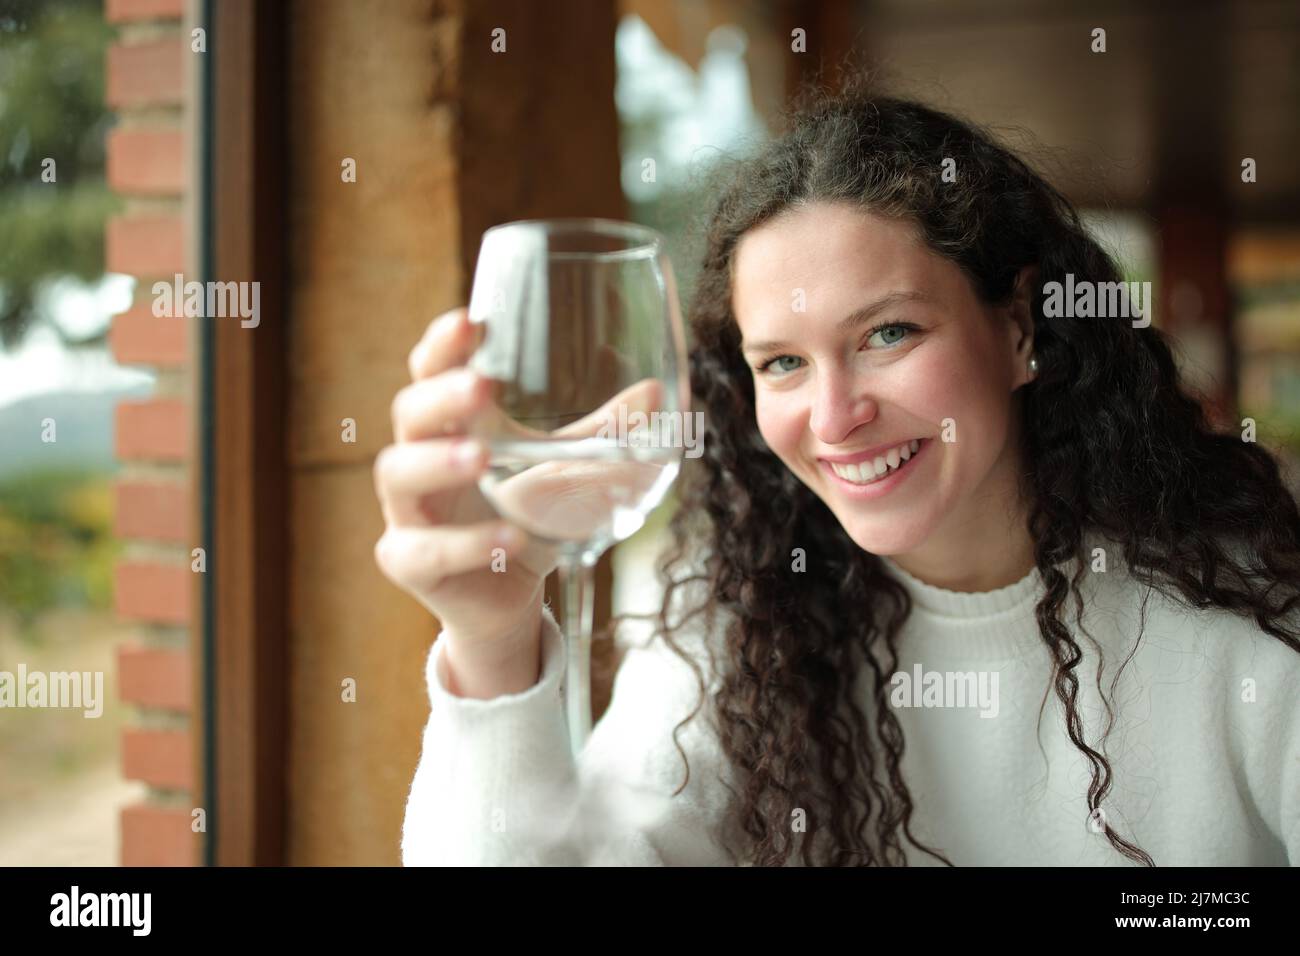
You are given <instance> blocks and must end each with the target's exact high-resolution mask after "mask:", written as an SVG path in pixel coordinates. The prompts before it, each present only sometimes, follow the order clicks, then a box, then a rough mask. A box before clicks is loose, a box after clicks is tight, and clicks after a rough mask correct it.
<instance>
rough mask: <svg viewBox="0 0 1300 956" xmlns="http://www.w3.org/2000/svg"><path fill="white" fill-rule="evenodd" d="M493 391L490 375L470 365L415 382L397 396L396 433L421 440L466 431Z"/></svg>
mask: <svg viewBox="0 0 1300 956" xmlns="http://www.w3.org/2000/svg"><path fill="white" fill-rule="evenodd" d="M490 394H491V387H490V383H489V382H488V381H487V379H485V378H483V377H482V376H481V375H478V374H477V373H476V372H473V371H471V370H470V369H467V368H457V369H453V370H452V371H450V372H442V373H440V374H438V375H435V376H433V377H432V378H425V379H420V380H418V381H415V382H412V383H411V384H410V385H407V386H405V387H404V388H402V389H401V390H400V391H399V392H398V393H397V395H396V396H395V397H394V398H393V406H392V416H393V437H394V438H395V439H396V440H397V441H399V442H401V441H419V440H421V439H425V438H439V437H442V436H444V435H449V434H452V433H454V432H458V431H463V430H464V429H465V427H466V425H467V424H468V422H469V420H470V419H471V418H472V417H473V416H474V414H475V413H477V412H479V411H481V410H482V409H483V407H484V405H485V404H486V403H487V401H488V398H489V396H490Z"/></svg>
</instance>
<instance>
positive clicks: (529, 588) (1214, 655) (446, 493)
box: [376, 87, 1300, 865]
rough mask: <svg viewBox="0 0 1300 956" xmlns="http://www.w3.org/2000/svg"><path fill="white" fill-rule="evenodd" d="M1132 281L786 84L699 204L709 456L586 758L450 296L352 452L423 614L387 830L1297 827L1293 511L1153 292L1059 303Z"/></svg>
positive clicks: (1035, 847)
mask: <svg viewBox="0 0 1300 956" xmlns="http://www.w3.org/2000/svg"><path fill="white" fill-rule="evenodd" d="M1067 277H1069V278H1068V280H1067ZM1118 279H1119V276H1118V274H1117V271H1116V268H1115V266H1114V265H1113V263H1112V262H1111V260H1110V259H1109V258H1108V257H1107V255H1106V254H1105V253H1104V252H1103V251H1102V250H1101V249H1100V248H1099V247H1098V245H1097V244H1096V243H1095V242H1094V241H1093V240H1092V239H1091V238H1089V236H1088V235H1087V233H1086V232H1085V231H1084V230H1083V228H1082V227H1081V226H1080V224H1079V220H1078V218H1077V216H1076V214H1075V212H1074V210H1073V209H1072V208H1071V206H1070V204H1069V203H1068V202H1067V201H1066V200H1065V199H1064V198H1063V197H1062V196H1061V195H1060V194H1059V193H1057V192H1056V191H1055V190H1054V189H1053V188H1052V187H1051V186H1049V185H1048V184H1047V183H1046V182H1045V181H1044V180H1043V179H1042V178H1041V177H1040V176H1038V175H1037V174H1036V173H1035V172H1033V171H1032V170H1031V169H1030V168H1029V167H1028V166H1026V165H1025V164H1024V163H1023V162H1022V161H1021V160H1019V159H1018V158H1016V157H1015V156H1014V155H1012V154H1011V153H1010V152H1008V151H1007V149H1005V148H1004V147H1002V146H1001V145H999V144H997V143H996V142H994V141H993V140H992V139H990V138H989V137H987V136H986V135H984V134H983V133H981V132H979V131H977V130H975V129H973V128H971V127H970V126H968V125H966V124H964V123H962V122H960V121H958V120H956V119H953V118H951V117H949V116H945V115H943V114H941V113H938V112H935V111H932V110H930V109H927V108H924V107H922V106H919V105H917V104H914V103H909V102H905V101H901V100H896V99H890V98H882V97H876V96H873V95H872V94H871V93H869V92H866V91H864V90H859V89H855V88H853V87H850V88H849V90H848V91H847V92H845V93H843V94H841V95H839V96H834V97H829V96H828V97H822V98H820V99H819V100H818V101H817V102H815V103H813V104H811V105H808V106H806V107H804V108H803V109H802V110H801V111H800V112H799V113H798V114H797V115H796V116H795V118H794V123H793V125H792V127H791V129H790V131H789V132H788V133H787V134H786V135H784V136H783V137H782V138H780V139H779V140H778V141H776V142H774V143H772V144H771V145H770V146H768V147H767V148H766V149H765V150H764V151H763V152H762V153H761V154H760V155H758V156H757V157H756V158H754V159H751V160H749V161H747V162H744V163H743V164H741V165H740V166H739V167H738V168H737V169H736V170H735V171H734V176H733V178H732V179H731V182H730V184H729V185H728V186H727V187H726V188H725V189H724V190H723V192H722V195H721V198H720V199H719V200H718V202H717V205H716V207H715V208H714V211H713V214H712V218H711V220H710V222H709V226H708V233H707V250H706V252H705V255H704V261H703V268H702V272H701V275H700V278H699V281H698V285H697V287H696V290H695V293H694V296H693V299H692V302H691V307H690V310H689V316H690V322H691V326H692V331H693V335H694V347H693V351H692V368H691V382H692V388H693V390H694V393H695V395H696V397H697V399H698V401H699V402H700V404H701V406H702V408H703V410H704V412H705V421H706V424H707V430H706V432H705V437H704V449H705V451H704V456H703V457H702V458H701V459H700V460H699V464H698V466H697V468H696V472H695V473H692V472H691V471H690V470H689V467H688V470H687V472H686V473H685V478H684V485H683V489H682V501H681V507H680V508H679V510H678V512H677V514H676V516H675V518H674V521H673V534H674V539H675V542H674V547H673V549H672V550H671V552H670V554H669V555H668V556H667V558H666V560H665V562H664V571H665V572H666V574H667V575H668V576H669V577H670V578H671V579H673V580H672V581H671V583H670V584H669V586H668V589H667V592H666V594H665V596H664V602H663V608H662V609H661V611H660V612H659V615H658V618H657V623H658V628H657V629H656V631H657V633H656V634H655V635H654V636H653V637H652V639H651V640H650V641H648V642H647V643H646V644H645V645H644V646H641V647H635V648H633V649H631V650H630V651H629V652H628V655H627V657H626V659H625V660H624V662H623V665H622V667H621V669H620V671H619V673H618V677H617V680H616V682H615V685H614V695H613V699H612V701H611V704H610V707H609V709H608V711H607V712H606V714H605V716H604V717H603V718H602V719H601V721H600V722H599V723H598V724H597V726H596V728H595V731H594V733H593V736H592V738H591V740H590V742H589V743H588V745H587V747H586V748H585V749H584V750H583V752H582V754H581V755H580V757H579V759H578V760H577V761H576V762H575V761H574V760H573V759H572V758H571V757H570V756H569V754H568V750H567V737H566V735H565V729H564V718H563V711H562V701H561V686H560V683H561V676H562V670H563V654H564V646H563V638H562V636H561V635H560V632H559V631H558V629H557V628H556V626H555V622H554V619H553V618H552V617H551V615H550V612H549V609H543V608H542V606H541V584H542V579H543V577H544V575H545V573H546V572H547V571H548V570H549V567H550V564H549V562H548V561H547V560H546V559H545V556H544V553H543V552H541V551H540V550H539V549H538V548H537V546H536V544H535V543H529V542H527V541H525V540H522V539H520V538H516V537H515V536H514V532H513V530H512V529H509V528H508V527H506V526H503V525H502V524H501V523H500V522H498V521H493V520H490V519H491V516H492V512H491V510H490V509H489V508H487V506H486V505H485V504H484V503H483V502H482V500H481V499H479V498H478V497H477V495H476V494H475V493H474V492H473V491H472V488H473V476H474V475H475V474H476V473H477V472H478V470H480V469H481V468H482V467H483V460H482V450H481V449H480V448H478V447H477V446H476V445H473V444H471V443H466V442H460V443H457V441H456V440H455V438H454V437H453V438H447V437H444V436H446V435H447V434H448V433H456V432H460V431H463V429H464V426H465V423H466V422H467V421H468V420H469V419H470V418H472V417H473V415H475V414H476V413H481V411H482V410H483V408H484V406H485V405H486V404H487V402H488V398H487V394H486V389H485V387H484V383H482V382H478V381H475V380H474V379H473V378H472V376H470V375H469V374H468V373H467V372H465V371H464V370H463V369H459V368H457V366H459V365H460V364H462V363H463V362H464V361H465V358H466V357H467V356H468V354H469V353H470V352H471V351H472V347H473V342H472V341H471V331H470V327H469V325H468V323H467V322H466V320H465V316H464V313H463V311H457V312H454V313H451V314H449V315H448V316H445V317H443V318H442V319H441V320H439V321H438V322H436V323H434V325H433V326H432V327H431V328H430V330H429V332H428V333H427V334H426V336H425V339H424V341H422V342H421V343H420V345H418V346H417V347H416V349H415V351H414V352H413V353H412V358H411V371H412V376H413V378H414V379H415V382H414V383H413V384H412V385H411V386H408V387H407V388H406V389H404V390H403V392H402V393H401V394H399V396H398V398H397V400H396V401H395V403H394V429H395V434H396V438H397V443H396V444H395V445H394V446H391V447H390V448H389V449H386V450H385V453H384V454H383V455H381V457H380V459H379V460H378V461H377V463H376V481H377V487H378V490H379V495H380V498H381V500H382V501H383V503H384V509H385V515H386V518H387V520H388V524H389V527H388V530H387V531H386V533H385V535H384V537H383V539H382V540H381V541H380V544H379V546H378V547H377V560H378V561H379V563H380V565H381V567H382V568H383V569H384V570H385V572H386V573H387V574H388V575H389V576H390V577H391V578H392V579H393V580H394V581H396V582H397V583H399V584H400V585H402V586H403V587H405V588H407V589H408V590H409V591H411V593H413V594H414V595H416V596H417V597H418V598H420V599H421V600H422V601H423V602H424V603H425V604H426V606H428V607H429V608H430V610H432V611H433V612H434V613H435V614H436V615H437V616H438V617H439V618H440V619H441V620H442V622H443V625H444V636H443V638H442V640H440V641H439V642H438V643H437V644H436V645H435V647H434V650H433V653H432V654H431V655H430V658H429V665H428V673H427V679H428V684H429V693H430V700H431V704H432V708H433V713H432V714H431V717H430V720H429V724H428V727H427V728H426V731H425V736H424V750H423V754H422V757H421V763H420V766H419V767H418V769H417V771H416V775H415V779H414V781H413V784H412V788H411V793H410V798H409V802H408V806H407V815H406V824H405V830H404V835H403V857H404V860H405V862H406V863H408V864H412V863H452V862H457V863H459V862H475V863H497V862H507V863H526V862H627V863H668V864H676V863H694V864H698V863H705V864H709V863H719V864H721V863H728V862H739V863H752V864H757V865H782V864H792V863H795V864H797V863H803V864H830V865H872V864H875V865H906V864H913V865H915V864H926V865H940V864H949V865H954V864H955V865H969V864H1012V863H1027V864H1040V865H1055V864H1087V865H1132V864H1144V865H1154V864H1161V865H1169V864H1181V865H1189V864H1237V865H1243V864H1244V865H1260V864H1286V863H1288V862H1289V863H1291V864H1296V863H1300V703H1298V702H1300V611H1298V609H1297V605H1298V604H1300V597H1298V592H1300V514H1298V513H1297V508H1296V503H1295V501H1294V500H1293V499H1292V498H1291V497H1290V496H1289V494H1288V492H1287V491H1286V489H1285V487H1284V485H1283V483H1282V482H1281V480H1280V478H1279V468H1278V465H1277V463H1276V462H1275V460H1274V459H1273V458H1272V457H1270V455H1269V454H1268V453H1267V452H1266V451H1264V450H1263V449H1261V448H1260V447H1258V446H1257V445H1255V444H1254V443H1253V442H1252V441H1248V440H1243V437H1242V436H1239V435H1236V434H1226V435H1220V434H1215V433H1213V432H1212V431H1211V430H1209V428H1208V427H1207V425H1206V423H1205V421H1204V419H1203V416H1202V413H1201V410H1200V408H1199V406H1198V405H1197V404H1196V403H1195V402H1194V401H1193V400H1192V399H1191V398H1189V397H1188V396H1187V395H1186V394H1184V392H1183V391H1181V390H1180V387H1179V384H1178V377H1177V374H1176V372H1175V367H1174V363H1173V361H1172V360H1171V356H1170V351H1169V348H1168V346H1167V345H1166V344H1165V342H1164V341H1163V339H1162V338H1161V336H1160V334H1159V333H1157V332H1156V331H1155V330H1154V329H1153V328H1150V327H1147V323H1146V322H1144V321H1135V320H1134V319H1133V318H1132V317H1131V313H1130V312H1129V311H1126V310H1125V311H1123V312H1122V314H1118V315H1117V314H1114V313H1115V310H1114V308H1112V310H1111V312H1110V314H1105V315H1101V316H1095V315H1092V316H1088V317H1071V316H1070V315H1069V313H1068V311H1067V314H1066V315H1065V316H1061V315H1060V314H1059V313H1060V310H1045V309H1044V302H1045V300H1046V298H1047V296H1048V295H1049V294H1050V292H1051V290H1052V289H1053V288H1054V286H1053V285H1052V284H1053V283H1062V284H1065V283H1066V282H1067V281H1069V282H1072V283H1073V287H1074V288H1075V289H1081V288H1085V287H1087V286H1088V284H1089V283H1091V284H1094V285H1093V288H1095V289H1102V288H1105V287H1102V286H1100V285H1099V284H1100V283H1110V282H1115V281H1118ZM1097 301H1098V302H1100V301H1101V299H1098V300H1097ZM1113 301H1114V300H1112V304H1113ZM1121 304H1123V303H1121ZM1103 311H1106V310H1103ZM458 454H459V455H460V457H459V458H458V457H457V455H458ZM453 461H456V462H459V464H458V465H456V466H452V462H453ZM498 534H500V536H498ZM496 547H500V548H503V549H504V551H498V552H495V553H496V554H497V555H502V554H504V555H505V556H506V560H507V564H508V567H507V570H506V571H505V572H504V573H494V572H493V571H492V570H490V567H489V566H490V564H491V562H492V555H493V553H494V552H493V549H494V548H496ZM683 563H686V564H687V565H688V566H689V567H692V568H693V573H690V574H687V575H681V574H679V573H678V572H679V571H680V570H681V568H682V565H683ZM1048 710H1050V713H1046V712H1047V711H1048Z"/></svg>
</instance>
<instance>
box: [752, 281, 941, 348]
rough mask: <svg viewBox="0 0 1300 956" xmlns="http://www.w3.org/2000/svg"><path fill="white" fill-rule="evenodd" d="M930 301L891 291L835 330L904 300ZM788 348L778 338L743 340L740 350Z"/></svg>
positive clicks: (843, 329)
mask: <svg viewBox="0 0 1300 956" xmlns="http://www.w3.org/2000/svg"><path fill="white" fill-rule="evenodd" d="M928 301H930V298H929V296H927V295H926V294H925V293H924V292H891V293H889V294H888V295H886V296H882V297H881V298H879V299H877V300H876V301H875V302H872V303H871V304H870V305H865V306H863V307H862V308H860V309H857V310H855V311H853V312H850V313H849V314H848V315H846V316H845V317H844V318H842V319H840V321H839V322H838V323H836V325H835V331H836V332H848V331H849V330H850V329H854V328H857V327H858V326H859V325H863V324H865V323H867V322H870V321H871V320H872V319H874V318H875V317H876V316H877V315H879V314H880V313H881V312H884V311H885V310H886V309H891V308H893V307H894V306H896V305H899V304H901V303H904V302H928ZM788 348H790V343H789V342H783V341H777V340H768V341H766V342H748V343H747V342H744V341H743V340H742V342H741V345H740V350H741V351H742V352H746V353H751V354H752V353H756V352H772V351H776V350H777V349H788Z"/></svg>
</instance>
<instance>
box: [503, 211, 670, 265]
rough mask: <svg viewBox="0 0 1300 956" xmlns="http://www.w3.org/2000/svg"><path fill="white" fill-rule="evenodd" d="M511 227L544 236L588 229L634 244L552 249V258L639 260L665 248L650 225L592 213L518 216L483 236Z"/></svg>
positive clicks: (659, 236) (591, 231)
mask: <svg viewBox="0 0 1300 956" xmlns="http://www.w3.org/2000/svg"><path fill="white" fill-rule="evenodd" d="M508 229H529V230H539V231H541V232H542V234H544V235H548V236H549V235H553V234H555V233H558V232H588V233H592V234H594V235H599V236H606V237H609V238H614V239H621V240H624V241H628V242H630V243H633V244H632V245H629V246H628V247H627V248H625V249H611V250H608V251H603V252H595V251H593V252H551V251H550V250H548V251H547V253H546V254H547V256H548V257H549V258H552V259H610V258H614V259H636V258H642V257H646V258H651V257H655V256H658V255H660V254H661V253H662V252H663V251H664V249H665V245H666V243H665V239H664V235H663V233H661V232H659V231H658V230H657V229H654V228H652V227H650V226H643V225H641V224H640V223H636V222H627V221H625V220H621V219H603V218H599V217H592V216H560V217H553V218H547V219H516V220H513V221H511V222H503V223H498V224H497V225H495V226H489V227H488V228H487V229H485V230H484V231H483V239H484V241H486V240H487V237H488V236H489V235H491V234H493V233H497V232H504V231H505V230H508Z"/></svg>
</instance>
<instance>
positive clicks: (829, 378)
mask: <svg viewBox="0 0 1300 956" xmlns="http://www.w3.org/2000/svg"><path fill="white" fill-rule="evenodd" d="M816 387H817V394H816V396H815V397H814V398H813V407H812V414H811V415H810V416H809V418H808V427H809V428H810V429H811V430H812V433H813V434H814V435H816V436H817V438H818V440H820V441H821V442H823V443H824V444H827V445H838V444H839V443H840V442H842V441H844V440H845V439H846V438H848V437H849V436H850V435H852V434H853V432H854V431H855V430H856V429H857V427H858V426H859V425H864V424H866V423H867V422H870V421H871V420H873V419H874V418H875V417H876V412H877V411H878V410H879V407H878V405H877V404H876V401H875V399H874V398H872V397H871V396H869V395H866V394H864V392H863V389H862V387H861V382H859V381H856V380H855V379H854V377H853V376H852V375H847V374H844V373H843V372H839V371H835V370H832V371H830V372H826V373H825V374H822V375H820V376H819V377H818V380H817V386H816Z"/></svg>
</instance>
